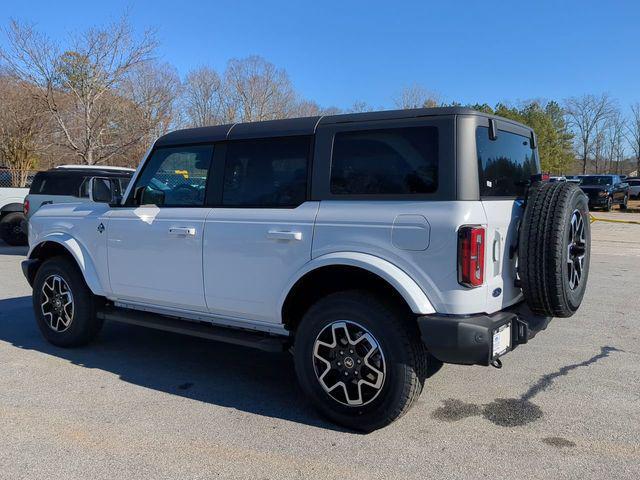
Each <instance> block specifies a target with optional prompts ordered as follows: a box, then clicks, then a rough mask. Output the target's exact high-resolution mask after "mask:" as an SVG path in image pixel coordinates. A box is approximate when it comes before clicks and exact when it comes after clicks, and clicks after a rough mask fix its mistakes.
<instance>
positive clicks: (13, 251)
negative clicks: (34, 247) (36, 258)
mask: <svg viewBox="0 0 640 480" xmlns="http://www.w3.org/2000/svg"><path fill="white" fill-rule="evenodd" d="M28 251H29V247H12V246H11V245H7V244H6V243H4V242H3V241H2V240H0V255H16V256H18V257H26V256H27V252H28Z"/></svg>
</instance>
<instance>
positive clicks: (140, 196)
mask: <svg viewBox="0 0 640 480" xmlns="http://www.w3.org/2000/svg"><path fill="white" fill-rule="evenodd" d="M133 198H134V202H135V205H138V206H140V205H163V204H164V192H161V191H160V190H153V189H151V188H147V187H138V188H136V189H135V191H134V194H133Z"/></svg>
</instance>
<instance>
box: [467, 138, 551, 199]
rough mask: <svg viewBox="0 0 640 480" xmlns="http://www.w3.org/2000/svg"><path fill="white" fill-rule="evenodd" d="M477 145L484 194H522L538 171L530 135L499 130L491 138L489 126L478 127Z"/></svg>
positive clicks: (485, 195) (496, 195) (481, 187)
mask: <svg viewBox="0 0 640 480" xmlns="http://www.w3.org/2000/svg"><path fill="white" fill-rule="evenodd" d="M476 148H477V151H478V169H479V172H478V173H479V177H480V195H481V196H483V197H520V196H523V195H524V191H525V188H526V186H527V182H528V181H529V180H530V178H531V176H532V175H535V174H537V173H538V172H539V168H538V158H537V153H536V150H534V149H532V148H531V139H530V138H528V137H525V136H523V135H517V134H515V133H510V132H505V131H502V130H499V131H498V138H497V139H496V140H491V139H489V128H487V127H478V128H477V129H476Z"/></svg>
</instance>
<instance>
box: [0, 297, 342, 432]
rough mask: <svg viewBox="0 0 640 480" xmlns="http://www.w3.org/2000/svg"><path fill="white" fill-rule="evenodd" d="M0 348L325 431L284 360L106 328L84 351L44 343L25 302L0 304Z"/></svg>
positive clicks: (290, 364) (21, 299)
mask: <svg viewBox="0 0 640 480" xmlns="http://www.w3.org/2000/svg"><path fill="white" fill-rule="evenodd" d="M0 341H5V342H9V343H11V344H13V345H14V346H16V347H18V348H22V349H28V350H36V351H38V352H42V353H45V354H47V355H54V356H56V357H59V358H63V359H65V360H67V361H69V362H71V363H73V364H74V365H79V366H81V367H84V368H97V369H101V370H105V371H108V372H111V373H113V374H115V375H118V376H119V378H120V379H121V380H123V381H125V382H129V383H132V384H135V385H139V386H143V387H146V388H150V389H154V390H158V391H161V392H166V393H170V394H173V395H179V396H182V397H186V398H191V399H193V400H197V401H201V402H206V403H211V404H215V405H219V406H223V407H229V408H234V409H237V410H240V411H244V412H249V413H254V414H258V415H263V416H267V417H276V418H280V419H284V420H289V421H293V422H298V423H303V424H307V425H311V426H315V427H320V428H327V429H331V430H338V431H347V430H344V429H341V428H339V427H337V426H335V425H333V424H331V423H329V422H326V421H324V420H323V419H321V418H319V417H318V415H317V414H316V413H315V410H313V408H312V407H311V406H310V405H309V403H308V402H307V401H306V399H305V397H304V395H303V393H302V391H301V390H300V389H299V387H298V382H297V379H296V376H295V371H294V367H293V361H292V358H291V355H290V354H289V353H278V354H273V353H266V352H261V351H258V350H254V349H250V348H244V347H238V346H234V345H228V344H224V343H219V342H213V341H207V340H204V339H199V338H193V337H188V336H184V335H178V334H173V333H169V332H162V331H158V330H152V329H147V328H143V327H136V326H132V325H123V324H118V323H107V324H105V326H104V329H103V331H102V332H101V334H100V336H99V337H98V338H97V339H96V340H95V341H94V342H93V343H92V344H91V345H89V346H86V347H82V348H74V349H63V348H58V347H55V346H53V345H51V344H49V343H47V342H46V341H45V340H44V338H43V337H42V336H41V334H40V332H39V331H38V328H37V326H36V324H35V321H34V319H33V312H32V306H31V297H29V296H25V297H19V298H9V299H3V300H0Z"/></svg>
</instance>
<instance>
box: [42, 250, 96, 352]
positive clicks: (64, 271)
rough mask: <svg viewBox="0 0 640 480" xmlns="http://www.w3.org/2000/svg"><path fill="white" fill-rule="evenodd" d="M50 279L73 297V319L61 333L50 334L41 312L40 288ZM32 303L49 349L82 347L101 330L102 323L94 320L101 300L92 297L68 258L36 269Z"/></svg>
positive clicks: (56, 260) (51, 261)
mask: <svg viewBox="0 0 640 480" xmlns="http://www.w3.org/2000/svg"><path fill="white" fill-rule="evenodd" d="M52 275H57V276H60V277H62V279H63V280H64V282H66V285H68V287H69V289H70V290H71V293H72V297H73V302H74V304H73V316H72V319H71V322H70V325H69V327H68V328H67V329H66V330H64V331H54V330H53V329H52V328H51V327H50V326H49V324H48V323H47V320H46V319H45V315H44V314H43V312H42V310H41V305H42V303H43V301H44V299H45V297H44V294H43V284H44V282H45V281H46V280H47V279H48V278H50V277H51V276H52ZM32 299H33V310H34V314H35V317H36V323H37V324H38V327H39V328H40V331H41V332H42V335H43V336H44V338H45V339H46V340H47V341H48V342H50V343H52V344H53V345H56V346H59V347H78V346H82V345H86V344H87V343H89V342H90V341H91V340H93V339H94V338H95V337H96V335H97V334H98V333H99V332H100V330H101V328H102V324H103V320H101V319H99V318H98V317H97V316H96V309H97V306H98V305H99V304H100V300H101V299H100V298H98V297H96V296H95V295H93V293H92V292H91V290H90V289H89V287H88V286H87V284H86V283H85V281H84V278H83V277H82V273H81V272H80V270H79V269H78V267H77V266H76V264H75V263H74V261H73V260H72V259H70V258H68V257H64V256H60V257H53V258H50V259H48V260H46V261H45V262H44V263H43V264H42V265H41V266H40V268H38V271H37V272H36V275H35V278H34V281H33V295H32Z"/></svg>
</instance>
